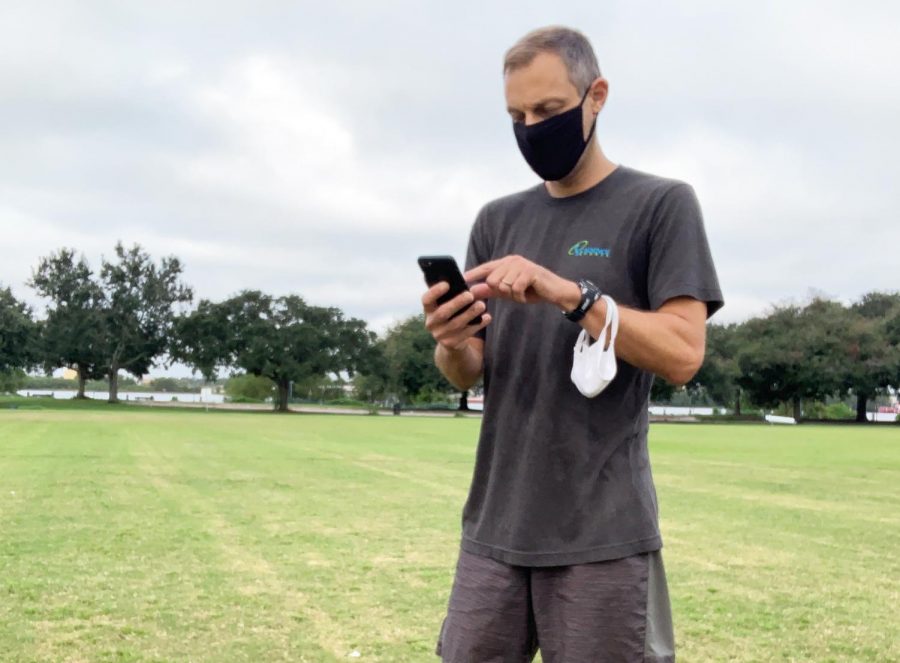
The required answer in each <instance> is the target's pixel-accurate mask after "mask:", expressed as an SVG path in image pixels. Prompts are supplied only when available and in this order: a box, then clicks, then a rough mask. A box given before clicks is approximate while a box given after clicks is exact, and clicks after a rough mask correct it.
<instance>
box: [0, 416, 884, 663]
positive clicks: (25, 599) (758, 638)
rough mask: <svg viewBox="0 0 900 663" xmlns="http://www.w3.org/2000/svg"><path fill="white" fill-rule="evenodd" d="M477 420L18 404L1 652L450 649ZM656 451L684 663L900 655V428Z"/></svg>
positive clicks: (158, 656)
mask: <svg viewBox="0 0 900 663" xmlns="http://www.w3.org/2000/svg"><path fill="white" fill-rule="evenodd" d="M477 431H478V421H477V420H474V419H452V418H451V419H446V418H444V419H426V418H415V417H408V418H406V417H401V418H397V417H353V416H348V417H342V416H328V415H323V416H312V415H306V416H303V415H297V416H277V415H270V414H257V413H209V414H207V413H203V412H197V411H186V412H184V411H171V410H149V409H144V408H139V407H123V406H105V405H95V404H94V405H92V404H87V405H72V406H62V407H61V408H60V407H54V408H50V409H46V410H29V409H18V410H11V409H4V408H3V404H2V403H0V660H2V661H4V663H6V662H19V661H21V662H25V661H28V662H32V661H53V662H58V661H194V662H199V661H208V662H223V661H248V662H250V661H253V662H265V661H309V662H319V661H323V662H330V661H345V660H361V661H383V662H389V663H400V662H405V661H409V662H419V661H426V662H427V661H432V660H434V661H437V660H438V659H437V657H434V656H433V655H432V650H433V647H434V641H435V638H436V635H437V630H438V627H439V625H440V621H441V618H442V617H443V614H444V610H445V608H446V602H447V598H448V596H449V592H450V587H451V583H452V580H453V567H454V564H455V562H456V554H457V546H458V541H459V526H460V521H459V519H460V512H461V508H462V504H463V501H464V500H465V497H466V491H467V488H468V482H469V480H470V478H471V472H472V462H473V458H474V451H475V441H476V436H477ZM651 452H652V458H653V463H654V475H655V477H656V481H657V486H658V492H659V499H660V506H661V513H662V528H663V536H664V538H665V541H666V548H665V559H666V566H667V571H668V574H669V582H670V591H671V593H672V601H673V608H674V612H675V619H676V637H677V640H678V646H679V660H680V661H895V660H898V659H900V645H898V641H900V633H898V626H897V619H896V607H897V605H898V601H900V595H898V594H900V583H898V572H900V560H898V554H897V553H898V550H900V527H898V525H900V508H898V507H900V495H898V490H900V489H898V485H900V430H898V429H897V428H892V427H884V428H859V427H850V426H841V427H818V426H798V427H783V428H771V427H764V426H737V425H733V426H715V425H657V426H654V427H653V429H652V431H651ZM354 649H356V650H358V651H359V652H360V653H361V656H360V658H349V657H348V654H349V653H350V652H351V651H353V650H354Z"/></svg>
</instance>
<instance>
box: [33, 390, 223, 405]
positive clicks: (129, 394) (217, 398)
mask: <svg viewBox="0 0 900 663" xmlns="http://www.w3.org/2000/svg"><path fill="white" fill-rule="evenodd" d="M16 393H17V394H19V396H25V397H29V396H53V398H55V399H58V400H68V399H70V398H75V395H76V394H77V393H78V392H77V391H75V390H74V389H20V390H19V391H17V392H16ZM84 395H85V396H87V397H88V398H93V399H96V400H101V401H108V400H109V392H108V391H86V392H84ZM119 400H120V401H149V400H153V401H163V402H171V401H173V400H175V401H178V402H179V403H224V402H225V397H224V396H223V395H222V394H213V393H210V392H208V391H206V390H204V391H203V392H201V393H199V394H188V393H178V392H168V393H167V392H163V391H120V392H119Z"/></svg>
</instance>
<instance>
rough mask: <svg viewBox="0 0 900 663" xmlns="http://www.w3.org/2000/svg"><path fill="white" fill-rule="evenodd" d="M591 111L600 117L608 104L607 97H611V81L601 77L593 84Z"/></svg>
mask: <svg viewBox="0 0 900 663" xmlns="http://www.w3.org/2000/svg"><path fill="white" fill-rule="evenodd" d="M590 89H591V93H590V97H591V111H592V112H593V113H594V115H598V114H599V113H600V111H601V110H603V106H604V105H605V104H606V97H607V96H608V95H609V81H607V80H606V79H605V78H603V76H599V77H597V78H596V79H594V82H593V83H591V88H590Z"/></svg>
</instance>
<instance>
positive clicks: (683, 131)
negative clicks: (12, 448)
mask: <svg viewBox="0 0 900 663" xmlns="http://www.w3.org/2000/svg"><path fill="white" fill-rule="evenodd" d="M554 5H564V7H565V8H564V9H561V8H552V9H551V7H553V6H554ZM0 7H2V9H0V155H2V158H0V228H2V235H0V238H2V239H0V283H2V284H4V285H10V286H11V287H12V288H13V290H14V292H15V293H16V294H17V295H18V296H19V297H22V298H24V299H27V300H28V301H29V302H31V303H33V304H35V305H36V306H37V307H39V306H40V301H39V300H37V299H36V298H35V297H34V295H33V293H32V292H31V291H30V290H29V289H28V288H27V287H26V286H25V281H26V280H27V279H28V277H29V275H30V273H31V269H32V268H33V267H34V265H35V264H36V262H37V258H38V257H39V256H42V255H46V254H47V253H49V252H50V251H52V250H55V249H57V248H59V247H62V246H71V247H74V248H76V249H78V250H79V251H82V252H83V253H84V254H85V255H86V256H87V258H88V259H89V261H91V263H92V264H93V265H95V266H96V265H99V260H100V256H101V254H103V255H107V256H109V255H111V253H112V248H113V246H114V244H115V242H116V241H117V240H122V241H123V242H125V243H127V244H130V243H133V242H138V243H140V244H142V245H143V246H145V247H146V248H147V249H148V250H149V251H150V252H151V253H152V254H153V255H155V256H157V257H159V256H162V255H165V254H175V255H177V256H179V257H180V258H181V259H182V261H183V263H184V265H185V279H186V280H187V281H188V282H189V283H190V284H192V285H193V286H194V289H195V293H196V295H197V297H198V298H200V297H202V298H211V299H220V298H224V297H226V296H228V295H230V294H233V293H235V292H237V291H239V290H242V289H245V288H258V289H261V290H264V291H266V292H271V293H275V294H284V293H287V292H295V293H299V294H301V295H302V296H303V297H305V298H306V299H307V300H308V301H309V302H310V303H313V304H320V305H336V306H340V307H341V308H343V309H344V310H345V311H346V312H347V313H348V314H350V315H353V316H357V317H361V318H364V319H366V320H368V321H369V322H370V323H371V324H372V326H373V327H374V328H375V329H376V330H383V329H384V328H385V327H386V326H387V325H388V324H390V323H391V322H392V321H394V320H397V319H399V318H402V317H405V316H407V315H410V314H414V313H417V312H418V311H419V306H418V299H419V296H420V294H421V292H422V290H423V287H422V281H421V275H420V273H419V272H418V268H417V266H416V262H415V258H416V256H418V255H420V254H423V253H450V254H454V255H456V256H457V257H458V258H459V259H460V260H461V259H462V258H463V256H464V252H465V245H466V240H467V237H468V232H469V229H470V227H471V224H472V221H473V220H474V217H475V214H476V212H477V211H478V209H479V208H480V207H481V206H482V205H483V204H484V203H485V202H487V201H489V200H491V199H493V198H496V197H498V196H501V195H504V194H507V193H510V192H512V191H516V190H520V189H523V188H526V187H529V186H532V185H533V184H534V183H536V181H537V180H536V179H535V176H534V175H533V173H532V172H531V171H530V170H529V169H528V167H527V166H526V165H525V163H524V162H523V161H522V159H521V157H520V155H519V153H518V150H517V148H516V144H515V141H514V138H513V134H512V129H511V125H510V121H509V119H508V116H507V115H506V113H505V111H504V107H505V105H504V101H503V91H502V77H501V71H500V69H501V60H502V57H503V53H504V51H505V50H506V49H507V48H508V47H509V46H510V45H511V44H512V43H513V42H514V41H515V40H516V39H517V38H518V37H519V36H521V35H522V34H523V33H525V32H527V31H528V30H530V29H532V28H535V27H539V26H542V25H547V24H564V25H570V26H572V27H576V28H578V29H580V30H582V31H583V32H584V33H585V34H586V35H587V36H588V37H589V38H590V39H591V41H592V43H593V44H594V48H595V50H596V51H597V56H598V59H599V62H600V67H601V69H602V71H603V74H604V75H605V76H606V77H607V78H608V80H609V81H610V97H609V101H608V102H607V105H606V108H605V109H604V110H603V112H602V113H601V115H600V119H599V123H598V126H597V135H598V136H599V140H600V142H601V144H602V146H603V148H604V150H605V152H606V153H607V155H608V156H609V157H610V158H611V159H612V160H613V161H615V162H617V163H622V164H625V165H628V166H631V167H634V168H638V169H641V170H646V171H649V172H653V173H656V174H659V175H664V176H668V177H674V178H678V179H682V180H686V181H687V182H689V183H691V184H692V185H693V186H694V188H695V189H696V191H697V194H698V196H699V198H700V201H701V204H702V206H703V210H704V215H705V219H706V227H707V232H708V235H709V238H710V243H711V246H712V250H713V256H714V258H715V261H716V265H717V268H718V272H719V277H720V281H721V284H722V289H723V291H724V293H725V300H726V305H725V308H724V309H723V310H722V311H721V312H720V313H719V314H717V315H716V319H717V320H719V321H723V322H725V321H736V320H742V319H745V318H747V317H748V316H751V315H753V314H756V313H761V312H763V311H764V310H765V309H766V307H767V306H768V305H769V304H771V303H774V302H781V301H784V300H787V299H803V298H805V297H806V296H808V295H809V293H810V292H811V290H815V291H817V292H821V293H824V294H826V295H829V296H832V297H835V298H840V299H843V300H851V299H854V298H856V297H858V296H859V295H861V294H862V293H864V292H866V291H869V290H873V289H882V290H886V289H896V288H897V287H898V284H900V276H898V271H900V270H898V264H900V260H898V250H900V224H898V222H897V216H898V212H897V210H898V207H900V194H898V185H897V182H898V181H900V165H898V160H897V151H898V147H900V122H898V119H900V40H898V39H897V35H898V32H900V3H897V2H860V1H856V2H852V3H851V2H846V1H845V2H826V1H822V0H818V1H816V2H801V1H799V0H793V1H791V2H752V3H747V2H740V3H738V2H730V3H724V2H721V1H716V0H709V1H691V0H681V1H679V2H677V3H676V2H646V3H645V2H636V1H634V0H630V1H627V2H625V1H622V2H614V1H606V2H596V1H592V2H587V1H581V0H571V1H570V2H566V3H550V2H542V3H523V2H517V3H514V4H512V3H487V2H483V1H481V2H472V3H469V2H459V1H454V2H392V1H390V0H380V1H379V2H369V1H363V0H359V1H354V2H345V1H341V0H334V1H333V2H330V3H321V2H302V1H301V2H274V1H270V2H266V1H256V2H244V3H233V2H223V1H221V0H218V1H216V2H199V1H192V2H177V3H176V2H172V3H169V2H159V1H156V2H143V3H137V2H131V3H113V2H104V3H92V2H85V1H80V2H71V3H69V2H57V3H51V2H29V3H25V2H20V3H13V2H2V4H0Z"/></svg>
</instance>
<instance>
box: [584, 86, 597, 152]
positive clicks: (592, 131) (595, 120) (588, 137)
mask: <svg viewBox="0 0 900 663" xmlns="http://www.w3.org/2000/svg"><path fill="white" fill-rule="evenodd" d="M591 85H593V83H592V84H591ZM591 85H588V89H587V90H585V91H584V96H583V97H582V98H581V103H580V104H579V106H584V100H585V99H587V96H588V94H590V92H591ZM598 117H599V115H595V116H594V121H593V122H591V130H590V131H588V135H587V138H585V139H584V144H585V145H587V144H588V143H590V142H591V138H593V137H594V129H596V128H597V118H598Z"/></svg>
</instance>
